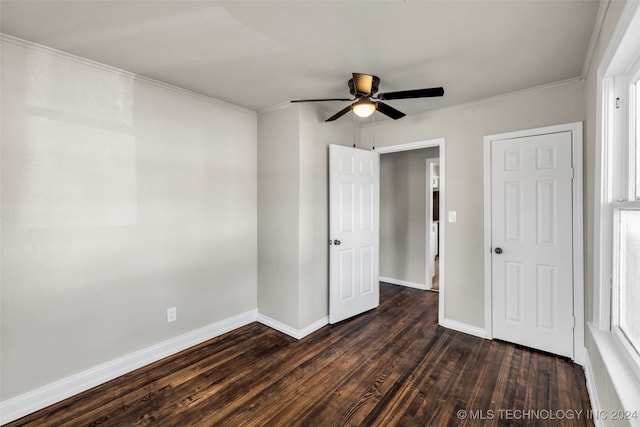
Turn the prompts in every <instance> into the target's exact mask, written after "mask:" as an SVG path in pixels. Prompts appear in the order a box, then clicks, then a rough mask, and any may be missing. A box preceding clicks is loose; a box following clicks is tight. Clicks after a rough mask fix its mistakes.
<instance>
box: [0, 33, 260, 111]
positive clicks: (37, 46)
mask: <svg viewBox="0 0 640 427" xmlns="http://www.w3.org/2000/svg"><path fill="white" fill-rule="evenodd" d="M0 41H2V42H7V43H12V44H15V45H18V46H22V47H24V48H27V49H33V50H37V51H40V52H43V53H46V54H49V55H53V56H57V57H59V58H63V59H66V60H69V61H73V62H77V63H80V64H83V65H88V66H91V67H93V68H96V69H99V70H102V71H107V72H110V73H114V74H117V75H119V76H122V77H125V78H129V79H131V80H135V81H138V82H142V83H146V84H150V85H153V86H157V87H160V88H163V89H167V90H170V91H173V92H177V93H180V94H182V95H186V96H190V97H192V98H196V99H199V100H201V101H205V102H208V103H211V104H215V105H218V106H220V107H225V108H229V109H232V110H236V111H239V112H242V113H247V114H251V115H257V113H256V112H255V111H254V110H250V109H248V108H244V107H240V106H239V105H235V104H230V103H228V102H225V101H222V100H219V99H216V98H213V97H211V96H207V95H203V94H201V93H198V92H194V91H191V90H188V89H184V88H181V87H179V86H174V85H172V84H169V83H164V82H161V81H160V80H156V79H152V78H150V77H145V76H142V75H140V74H135V73H132V72H130V71H126V70H123V69H121V68H117V67H113V66H111V65H107V64H103V63H101V62H97V61H93V60H91V59H87V58H83V57H81V56H78V55H73V54H71V53H68V52H64V51H62V50H58V49H54V48H52V47H49V46H44V45H41V44H38V43H34V42H31V41H28V40H23V39H20V38H18V37H14V36H10V35H8V34H5V33H0Z"/></svg>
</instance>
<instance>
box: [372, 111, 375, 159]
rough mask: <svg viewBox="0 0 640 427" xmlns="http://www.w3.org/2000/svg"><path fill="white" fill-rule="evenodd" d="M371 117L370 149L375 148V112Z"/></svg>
mask: <svg viewBox="0 0 640 427" xmlns="http://www.w3.org/2000/svg"><path fill="white" fill-rule="evenodd" d="M371 117H372V118H373V126H372V127H371V151H375V149H376V112H375V111H374V112H373V114H372V115H371Z"/></svg>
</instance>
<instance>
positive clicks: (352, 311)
mask: <svg viewBox="0 0 640 427" xmlns="http://www.w3.org/2000/svg"><path fill="white" fill-rule="evenodd" d="M329 199H330V200H329V210H330V214H329V238H330V239H331V240H330V246H329V247H330V250H329V252H330V254H329V321H330V322H331V323H336V322H339V321H341V320H344V319H347V318H349V317H352V316H355V315H357V314H359V313H362V312H364V311H367V310H370V309H372V308H375V307H377V306H378V303H379V300H380V283H379V281H378V280H379V279H378V277H379V266H378V251H379V239H380V236H379V234H380V232H379V227H378V225H379V208H380V156H379V154H378V153H376V152H375V151H365V150H359V149H356V148H351V147H344V146H341V145H330V146H329Z"/></svg>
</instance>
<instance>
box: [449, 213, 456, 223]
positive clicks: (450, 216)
mask: <svg viewBox="0 0 640 427" xmlns="http://www.w3.org/2000/svg"><path fill="white" fill-rule="evenodd" d="M449 222H456V211H449Z"/></svg>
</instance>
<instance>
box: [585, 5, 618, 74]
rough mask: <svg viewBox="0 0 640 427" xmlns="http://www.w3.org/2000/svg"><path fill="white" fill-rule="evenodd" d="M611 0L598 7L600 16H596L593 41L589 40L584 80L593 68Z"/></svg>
mask: <svg viewBox="0 0 640 427" xmlns="http://www.w3.org/2000/svg"><path fill="white" fill-rule="evenodd" d="M610 3H611V0H602V1H601V2H600V6H599V7H598V14H597V15H596V22H595V25H594V26H593V30H592V31H591V39H590V40H589V47H588V48H587V56H586V57H585V58H584V64H583V65H582V78H583V79H584V78H586V77H587V74H589V69H590V68H591V62H592V61H593V55H594V53H595V51H596V47H597V46H598V42H599V41H600V35H601V34H602V24H604V18H605V17H606V16H607V11H608V10H609V4H610Z"/></svg>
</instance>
